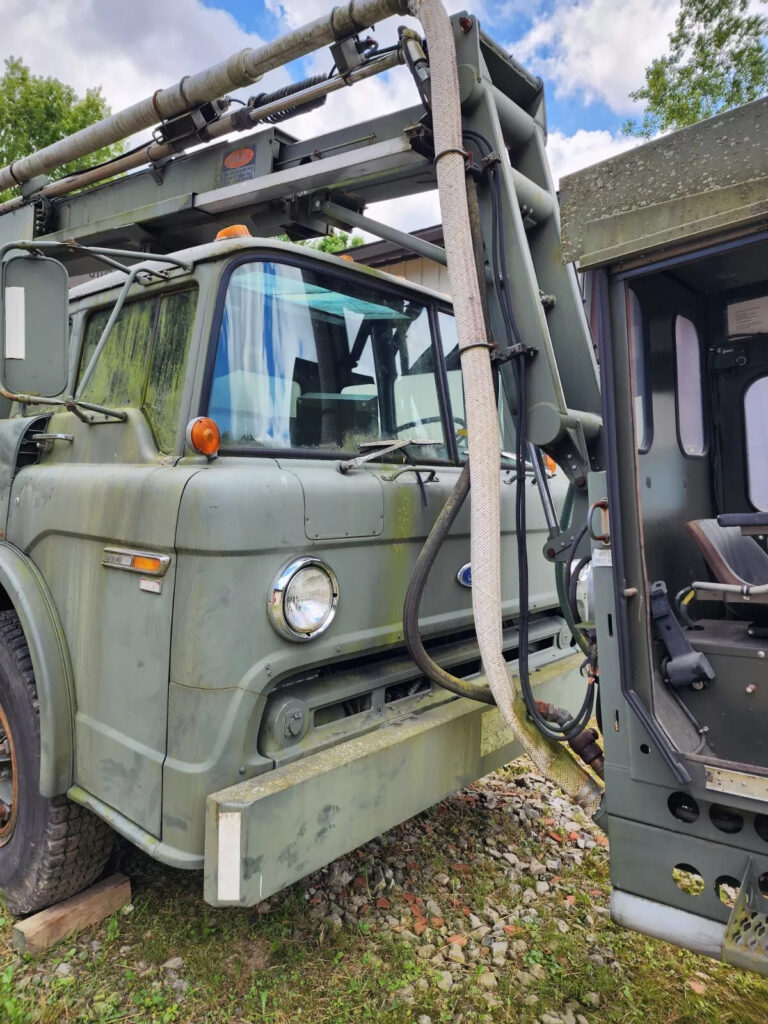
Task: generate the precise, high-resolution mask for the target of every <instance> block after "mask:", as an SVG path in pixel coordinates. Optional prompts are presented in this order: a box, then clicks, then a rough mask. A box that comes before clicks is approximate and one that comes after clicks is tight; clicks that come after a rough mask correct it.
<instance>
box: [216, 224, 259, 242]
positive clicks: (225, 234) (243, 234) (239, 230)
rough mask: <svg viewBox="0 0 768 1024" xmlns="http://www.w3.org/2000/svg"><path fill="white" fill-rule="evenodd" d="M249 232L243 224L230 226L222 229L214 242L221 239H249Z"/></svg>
mask: <svg viewBox="0 0 768 1024" xmlns="http://www.w3.org/2000/svg"><path fill="white" fill-rule="evenodd" d="M250 237H251V232H250V231H249V230H248V228H247V227H246V226H245V224H230V225H229V227H228V228H222V229H221V231H219V233H218V234H217V235H216V238H215V241H216V242H220V241H221V240H222V238H250Z"/></svg>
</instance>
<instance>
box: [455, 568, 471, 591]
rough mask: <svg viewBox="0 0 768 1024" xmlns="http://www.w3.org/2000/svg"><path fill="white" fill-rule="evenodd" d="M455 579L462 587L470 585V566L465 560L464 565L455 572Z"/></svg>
mask: <svg viewBox="0 0 768 1024" xmlns="http://www.w3.org/2000/svg"><path fill="white" fill-rule="evenodd" d="M456 579H457V580H458V581H459V583H460V584H461V585H462V587H471V586H472V566H471V565H470V564H469V562H467V564H466V565H462V567H461V568H460V569H459V571H458V572H457V573H456Z"/></svg>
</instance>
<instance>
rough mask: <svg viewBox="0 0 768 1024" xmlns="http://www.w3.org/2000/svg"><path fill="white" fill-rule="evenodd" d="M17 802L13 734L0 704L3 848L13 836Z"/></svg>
mask: <svg viewBox="0 0 768 1024" xmlns="http://www.w3.org/2000/svg"><path fill="white" fill-rule="evenodd" d="M18 802H19V801H18V774H17V771H16V751H15V748H14V745H13V733H12V732H11V727H10V725H9V724H8V718H7V716H6V714H5V711H4V709H3V706H2V704H0V846H4V845H5V843H7V842H8V840H9V839H10V838H11V835H12V834H13V830H14V827H15V825H16V812H17V810H18Z"/></svg>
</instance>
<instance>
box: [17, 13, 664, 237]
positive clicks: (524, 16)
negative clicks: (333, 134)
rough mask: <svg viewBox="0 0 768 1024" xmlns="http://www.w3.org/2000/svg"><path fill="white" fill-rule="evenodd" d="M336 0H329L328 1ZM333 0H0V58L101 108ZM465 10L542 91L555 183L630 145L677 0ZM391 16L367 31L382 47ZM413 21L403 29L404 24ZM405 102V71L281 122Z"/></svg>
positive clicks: (408, 89) (420, 207)
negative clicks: (89, 96) (639, 93)
mask: <svg viewBox="0 0 768 1024" xmlns="http://www.w3.org/2000/svg"><path fill="white" fill-rule="evenodd" d="M335 2H336V3H339V2H340V0H335ZM333 6H334V0H329V2H325V0H160V2H158V0H126V2H124V3H120V4H119V3H117V2H115V0H77V2H76V3H65V2H63V0H0V24H2V26H3V31H2V34H0V58H5V57H7V56H9V55H10V54H14V55H16V56H21V57H22V58H23V59H24V61H25V62H26V63H27V64H29V65H30V67H31V68H32V70H33V72H35V73H36V74H51V75H54V76H56V77H58V78H61V79H62V80H63V81H66V82H68V83H70V84H71V85H72V86H74V87H75V88H76V89H77V90H78V91H79V92H82V91H84V90H85V89H86V88H88V87H89V86H92V85H97V84H100V85H101V87H102V89H103V91H104V94H105V96H106V97H107V99H108V100H109V102H110V104H111V106H112V108H113V110H118V109H121V108H122V107H124V106H127V105H129V104H130V103H133V102H136V101H138V100H140V99H143V98H144V97H145V96H147V95H149V94H150V93H151V92H153V91H154V90H155V89H157V88H162V87H164V86H168V85H171V84H172V83H174V82H176V81H178V79H179V78H180V77H181V76H182V75H184V74H188V73H190V72H194V71H197V70H200V69H202V68H204V67H206V66H208V65H210V64H213V63H215V62H217V61H218V60H221V59H222V58H225V57H227V56H228V55H230V54H231V53H234V52H236V51H237V50H239V49H240V48H242V47H243V46H258V45H259V44H260V43H261V42H262V41H265V40H269V39H273V38H275V37H277V36H278V35H281V34H283V33H285V32H286V31H289V30H290V29H292V28H295V27H297V26H299V25H301V24H304V23H306V22H307V21H311V20H313V19H315V18H317V17H320V16H321V15H323V14H326V13H329V12H330V10H331V8H332V7H333ZM462 7H466V9H467V10H469V11H470V13H473V14H476V15H477V16H478V17H479V18H480V20H481V23H482V24H483V27H484V28H485V30H486V31H488V32H489V33H490V34H491V35H492V36H494V37H495V38H496V39H497V41H498V42H499V43H500V44H502V45H503V46H504V47H505V48H506V49H508V50H509V51H511V52H512V53H513V54H514V55H515V57H516V58H517V59H518V60H520V61H521V63H523V64H525V66H526V67H528V68H529V70H530V71H532V72H533V73H534V74H538V75H540V76H541V77H542V78H543V79H544V81H545V85H546V94H547V110H548V120H549V144H548V150H549V156H550V163H551V164H552V166H553V171H554V173H555V176H556V177H559V176H560V175H562V174H564V173H568V172H569V171H572V170H575V169H577V168H579V167H581V166H586V165H587V164H590V163H594V162H596V161H598V160H600V159H604V158H606V157H608V156H611V155H613V154H614V153H616V152H619V151H620V150H621V149H623V148H626V147H627V146H628V145H629V144H631V143H630V141H629V140H627V139H626V138H625V137H623V136H622V134H621V125H622V123H623V121H624V120H625V119H626V118H627V117H628V116H632V114H633V113H637V107H636V105H633V103H632V101H631V100H630V99H629V92H630V91H631V90H632V89H636V88H638V87H639V86H641V85H642V84H643V70H644V68H645V67H646V66H647V64H648V63H649V62H650V61H651V60H652V59H653V58H654V57H655V56H659V55H660V54H662V53H663V52H664V50H665V49H666V44H667V36H668V33H669V31H670V30H671V29H672V27H673V24H674V19H675V15H676V13H677V8H678V0H477V2H475V3H472V2H471V0H469V2H465V3H464V4H461V3H460V2H459V3H457V4H455V5H453V4H450V3H449V4H448V8H449V10H453V9H454V8H455V9H461V8H462ZM403 20H404V19H397V18H393V19H389V20H388V21H386V22H384V23H382V24H381V25H380V26H377V32H376V36H377V38H378V39H379V40H380V42H381V44H382V45H384V44H386V43H387V42H388V41H392V40H394V38H395V32H396V27H397V25H398V23H399V22H401V21H403ZM413 24H414V25H416V23H415V22H413ZM329 66H330V57H329V55H328V53H327V51H325V52H321V53H320V54H318V55H315V56H314V57H311V58H308V59H306V60H305V61H302V62H300V63H299V65H298V66H297V65H292V66H290V67H289V68H288V69H286V70H283V71H279V72H277V71H276V72H272V73H270V75H268V76H266V77H265V79H264V81H263V83H260V84H259V85H258V86H256V87H255V88H254V91H262V90H265V89H269V88H274V87H277V86H278V85H281V84H284V83H285V82H286V81H288V80H290V79H296V78H300V77H302V76H303V75H304V74H308V73H313V72H316V71H318V70H325V69H328V68H329ZM414 102H416V94H415V90H414V88H413V84H412V82H411V81H410V80H409V78H408V75H407V72H406V71H405V70H404V69H396V70H394V71H392V72H390V73H389V75H388V76H380V77H379V78H377V79H373V80H371V81H370V82H367V83H364V84H361V85H359V86H355V87H354V88H353V89H345V90H343V91H342V92H339V93H337V94H336V95H335V96H334V97H331V98H329V101H328V103H327V104H326V106H325V107H324V108H323V109H322V110H321V111H318V112H316V113H315V114H309V115H306V116H304V117H302V118H297V119H294V120H292V121H291V122H290V124H289V125H286V127H287V128H288V129H289V130H290V131H291V132H292V133H294V134H296V135H299V136H303V137H306V136H309V135H315V134H318V133H320V132H322V131H325V130H330V129H332V128H334V127H338V125H339V124H346V123H353V122H355V121H362V120H365V119H367V118H369V117H370V116H371V115H372V112H373V111H375V112H377V113H383V112H385V111H386V110H388V109H396V108H397V107H399V106H407V105H411V104H412V103H414ZM436 211H437V207H436V205H435V204H433V205H432V206H431V207H429V205H428V204H426V203H425V202H424V201H423V199H418V200H417V201H415V202H413V203H411V204H409V203H408V202H403V201H401V202H400V203H399V204H398V208H397V210H396V211H394V213H395V219H396V220H398V221H399V222H400V224H401V225H404V226H406V227H408V228H410V229H414V228H416V227H421V226H425V221H426V222H429V221H434V220H435V219H436V218H437V212H436Z"/></svg>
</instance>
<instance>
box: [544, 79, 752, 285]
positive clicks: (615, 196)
mask: <svg viewBox="0 0 768 1024" xmlns="http://www.w3.org/2000/svg"><path fill="white" fill-rule="evenodd" d="M767 193H768V99H761V100H755V101H754V102H753V103H747V104H745V105H744V106H743V107H737V108H736V109H735V110H730V111H728V112H727V113H725V114H720V115H718V116H717V117H712V118H709V119H708V120H706V121H701V122H700V123H699V124H695V125H692V126H691V127H690V128H684V129H683V130H682V131H678V132H672V133H671V134H669V135H665V136H663V137H662V138H660V139H657V140H655V141H654V142H649V143H647V144H646V145H643V146H639V147H638V148H637V149H631V150H628V151H627V152H626V153H621V154H619V155H618V156H615V157H611V159H610V160H604V161H603V162H602V163H599V164H596V165H594V166H592V167H587V168H585V169H584V170H582V171H576V172H575V173H574V174H568V175H566V176H565V177H564V178H563V179H562V180H561V182H560V202H561V208H562V225H563V258H564V259H566V260H568V261H573V260H578V261H579V264H580V265H581V267H582V268H587V267H596V266H602V265H608V264H610V265H612V266H614V267H616V266H621V265H622V264H625V263H627V262H629V261H633V260H639V261H641V262H642V260H643V259H644V258H645V257H646V256H648V255H650V254H655V255H656V256H658V255H659V254H661V253H663V252H664V251H665V250H672V251H674V250H675V249H678V248H680V247H681V246H682V245H685V246H686V247H688V248H693V247H696V246H701V245H703V244H704V243H705V242H706V241H707V240H709V239H711V237H712V236H714V235H717V234H718V233H728V234H733V233H743V232H745V231H748V230H750V229H751V228H753V227H755V226H756V225H758V224H759V223H760V222H762V221H764V220H765V218H766V216H768V199H766V194H767Z"/></svg>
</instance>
